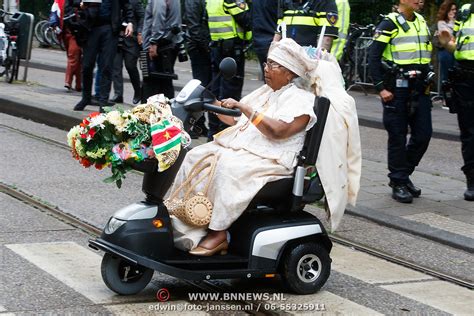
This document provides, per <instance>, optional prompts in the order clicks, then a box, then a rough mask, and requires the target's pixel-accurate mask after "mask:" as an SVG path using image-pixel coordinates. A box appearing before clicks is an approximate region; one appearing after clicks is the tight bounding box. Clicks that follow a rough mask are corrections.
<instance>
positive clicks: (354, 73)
mask: <svg viewBox="0 0 474 316" xmlns="http://www.w3.org/2000/svg"><path fill="white" fill-rule="evenodd" d="M374 29H375V26H374V25H373V24H369V25H367V26H362V25H359V24H357V23H351V24H350V26H349V34H348V36H347V42H346V45H345V46H344V50H343V53H342V57H341V60H340V62H339V63H340V65H341V69H342V75H343V77H344V81H345V83H346V87H350V86H351V85H353V84H354V83H355V82H357V81H360V82H369V81H370V78H368V75H367V65H368V63H367V56H366V54H365V53H366V50H367V49H368V47H369V46H370V45H371V44H372V41H373V40H372V37H373V33H374Z"/></svg>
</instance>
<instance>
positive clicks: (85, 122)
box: [82, 118, 90, 127]
mask: <svg viewBox="0 0 474 316" xmlns="http://www.w3.org/2000/svg"><path fill="white" fill-rule="evenodd" d="M82 123H83V124H84V127H85V126H87V125H89V123H90V122H89V120H88V119H87V118H85V119H83V120H82Z"/></svg>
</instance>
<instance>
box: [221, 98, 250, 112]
mask: <svg viewBox="0 0 474 316" xmlns="http://www.w3.org/2000/svg"><path fill="white" fill-rule="evenodd" d="M220 105H221V106H222V107H224V108H227V109H239V110H240V111H241V112H242V113H246V112H247V111H246V110H248V111H251V110H252V109H251V108H250V107H249V106H248V105H246V104H243V103H241V102H239V101H237V100H234V99H232V98H228V99H223V100H221V104H220Z"/></svg>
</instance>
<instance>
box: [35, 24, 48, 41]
mask: <svg viewBox="0 0 474 316" xmlns="http://www.w3.org/2000/svg"><path fill="white" fill-rule="evenodd" d="M48 27H49V22H48V20H41V21H39V22H38V23H36V25H35V30H34V33H35V38H36V40H37V41H38V43H39V44H40V47H49V46H50V45H49V43H48V42H47V41H46V40H45V38H44V33H45V31H46V29H47V28H48Z"/></svg>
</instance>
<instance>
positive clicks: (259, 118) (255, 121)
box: [252, 113, 265, 126]
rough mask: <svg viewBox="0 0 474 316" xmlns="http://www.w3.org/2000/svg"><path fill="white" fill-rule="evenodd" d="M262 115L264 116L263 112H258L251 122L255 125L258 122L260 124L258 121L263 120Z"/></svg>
mask: <svg viewBox="0 0 474 316" xmlns="http://www.w3.org/2000/svg"><path fill="white" fill-rule="evenodd" d="M264 117H265V114H263V113H259V114H258V115H257V117H256V118H255V119H254V120H253V121H252V124H253V125H255V126H257V125H258V124H260V122H261V121H262V120H263V118H264Z"/></svg>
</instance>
